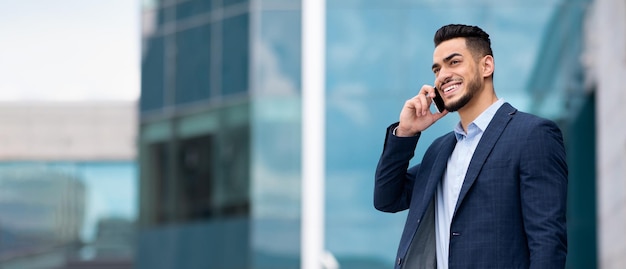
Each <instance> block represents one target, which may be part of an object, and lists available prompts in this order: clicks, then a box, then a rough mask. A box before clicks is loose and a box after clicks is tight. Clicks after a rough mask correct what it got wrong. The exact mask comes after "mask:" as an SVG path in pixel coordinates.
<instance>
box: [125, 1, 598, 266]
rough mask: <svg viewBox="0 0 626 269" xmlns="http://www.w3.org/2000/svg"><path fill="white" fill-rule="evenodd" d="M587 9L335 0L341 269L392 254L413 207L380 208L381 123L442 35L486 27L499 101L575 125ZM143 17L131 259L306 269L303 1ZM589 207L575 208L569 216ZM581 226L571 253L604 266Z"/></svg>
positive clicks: (334, 189)
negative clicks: (447, 29)
mask: <svg viewBox="0 0 626 269" xmlns="http://www.w3.org/2000/svg"><path fill="white" fill-rule="evenodd" d="M586 6H587V2H586V1H563V0H549V1H521V0H520V1H517V0H515V1H506V2H503V1H488V0H472V1H454V0H449V1H429V0H421V1H403V0H394V1H372V0H337V1H327V14H326V15H327V18H326V42H327V43H326V78H327V81H326V143H327V144H326V173H325V174H326V222H325V230H326V231H325V242H326V248H327V250H328V251H329V252H330V253H332V254H333V255H334V256H335V258H336V259H337V261H338V262H339V264H340V266H341V268H359V269H362V268H390V267H391V266H392V264H393V260H394V258H395V252H396V248H397V244H398V241H399V239H400V233H401V230H402V227H403V225H404V220H405V216H406V215H405V213H398V214H386V213H381V212H377V211H376V210H375V209H374V208H373V205H372V194H373V177H374V170H375V168H376V164H377V161H378V157H379V156H380V153H381V151H382V146H383V144H382V143H383V138H384V134H385V128H386V127H387V126H388V125H389V124H391V123H393V122H394V121H396V120H397V117H398V113H399V111H400V109H401V107H402V105H403V103H404V101H405V100H406V99H408V98H410V97H412V96H413V95H415V93H416V92H417V91H418V90H419V88H420V87H421V85H423V84H431V83H432V81H433V80H434V78H433V75H432V72H431V69H430V65H431V64H432V51H433V44H432V37H433V34H434V32H435V31H436V30H437V29H438V28H439V27H440V26H442V25H445V24H449V23H464V24H475V25H480V26H481V27H482V28H483V29H485V30H486V31H487V32H488V33H489V34H490V35H491V39H492V47H493V50H494V55H495V60H496V65H497V71H496V72H495V87H496V92H497V94H498V96H499V97H501V98H504V99H505V100H506V101H508V102H510V103H511V104H513V105H514V106H516V107H517V108H518V109H520V110H523V111H529V112H534V113H537V114H539V115H542V116H544V117H548V118H551V119H553V120H556V121H558V122H559V123H561V124H562V127H563V128H564V129H567V130H570V128H577V127H571V126H574V124H573V123H574V122H576V121H575V119H570V118H565V117H563V115H566V114H568V111H569V110H570V109H572V107H571V106H570V105H568V104H569V103H568V102H566V101H565V100H569V99H570V96H569V95H568V92H567V90H568V89H570V88H568V85H569V84H568V83H570V82H576V80H575V79H573V78H576V76H580V75H581V74H580V73H579V72H578V71H580V68H578V69H577V66H579V63H577V62H576V61H577V60H576V58H577V57H578V56H577V53H579V52H578V51H577V48H578V49H579V47H580V46H581V42H582V41H581V40H580V39H581V38H580V36H581V35H582V21H583V19H584V12H585V10H586ZM143 12H144V14H143V19H144V37H143V51H142V57H143V59H142V93H141V102H140V111H141V123H140V134H139V152H140V153H139V154H140V202H139V204H140V218H139V224H140V226H139V243H138V250H137V253H138V256H137V258H136V265H137V267H138V268H298V267H299V259H300V257H299V256H300V253H299V252H300V213H301V212H300V197H301V194H300V193H301V189H300V186H301V164H300V156H301V131H300V130H301V124H302V123H301V114H300V108H301V100H300V96H301V94H300V93H301V90H300V89H301V85H300V84H301V77H300V72H301V67H300V65H301V42H300V41H301V24H300V20H301V10H300V2H299V1H296V0H293V1H288V0H251V1H246V0H239V1H237V0H213V1H211V0H178V1H176V0H171V1H166V0H162V1H145V2H144V11H143ZM563 36H565V37H567V39H559V38H560V37H563ZM562 40H567V41H562ZM555 42H556V43H555ZM564 48H572V49H571V50H566V49H564ZM561 52H562V53H561ZM553 53H561V54H557V55H558V56H557V58H556V60H555V59H552V58H548V57H549V56H551V55H553ZM559 59H567V60H559ZM548 63H549V64H550V65H549V66H548ZM562 70H565V71H562ZM539 81H543V82H545V83H539ZM538 83H539V84H538ZM539 86H541V87H539ZM542 90H543V91H544V92H543V93H542ZM584 98H586V97H585V96H583V99H584ZM582 103H584V102H582ZM457 121H458V117H456V115H455V114H451V115H450V116H447V117H445V118H444V119H442V120H441V121H439V122H437V123H436V124H435V125H434V126H433V127H432V128H431V129H430V130H429V132H427V133H424V135H423V136H422V139H421V141H422V142H421V145H424V144H429V142H430V141H432V140H434V139H435V138H436V137H438V136H440V135H442V134H444V133H446V132H449V131H451V130H452V128H453V126H454V124H456V122H457ZM567 130H566V133H571V132H567ZM568 141H573V139H572V140H567V141H566V142H568ZM424 150H425V148H424V147H418V149H417V150H416V158H415V159H414V160H413V162H415V163H417V162H419V161H420V158H421V156H422V154H423V153H424ZM576 180H579V181H580V182H583V181H584V180H589V178H587V177H584V178H581V179H577V178H572V179H571V183H572V184H571V185H573V186H580V185H576V182H577V181H576ZM591 180H592V179H591ZM584 182H587V181H584ZM585 184H588V183H585ZM574 197H576V196H574ZM571 203H576V201H571ZM593 214H594V212H593V210H591V209H589V210H587V211H584V212H582V213H581V212H578V215H576V214H574V215H572V216H571V217H570V221H571V222H570V223H574V224H575V223H577V220H580V219H584V218H590V217H591V216H593ZM592 219H593V218H592ZM583 222H584V221H583ZM581 225H582V226H580V227H581V228H580V229H579V230H578V231H577V230H576V229H571V231H573V232H571V233H570V238H571V239H573V240H571V241H570V248H571V249H572V250H576V249H578V250H580V252H579V254H580V255H583V256H582V257H581V256H578V257H580V259H581V260H582V259H588V258H589V259H591V260H592V262H595V245H594V240H595V234H594V232H595V231H594V230H593V229H595V227H589V226H585V225H588V223H587V224H585V223H582V224H581ZM583 250H584V251H583ZM585 252H587V253H588V254H581V253H585ZM578 264H584V263H578ZM592 264H595V263H592ZM568 266H570V268H588V267H585V266H582V265H577V264H574V263H572V262H570V264H569V265H568ZM577 266H582V267H577Z"/></svg>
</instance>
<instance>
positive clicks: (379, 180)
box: [374, 123, 420, 212]
mask: <svg viewBox="0 0 626 269" xmlns="http://www.w3.org/2000/svg"><path fill="white" fill-rule="evenodd" d="M397 126H398V124H397V123H395V124H392V125H391V126H389V128H387V134H386V137H385V143H384V147H383V153H382V155H381V157H380V160H379V162H378V166H377V167H376V176H375V185H374V207H375V208H376V209H378V210H380V211H384V212H398V211H402V210H405V209H408V208H409V205H410V204H411V194H412V192H413V183H414V179H415V174H416V173H417V170H418V169H419V165H416V166H414V167H412V168H411V169H408V167H409V162H410V160H411V158H413V155H414V153H415V147H416V145H417V141H418V140H419V136H420V135H419V134H418V135H417V136H414V137H397V136H395V135H393V134H392V132H393V129H395V128H396V127H397Z"/></svg>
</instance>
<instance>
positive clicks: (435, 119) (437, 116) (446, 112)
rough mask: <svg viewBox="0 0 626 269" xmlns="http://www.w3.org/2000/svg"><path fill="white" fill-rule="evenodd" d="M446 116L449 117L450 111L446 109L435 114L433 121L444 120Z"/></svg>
mask: <svg viewBox="0 0 626 269" xmlns="http://www.w3.org/2000/svg"><path fill="white" fill-rule="evenodd" d="M445 115H448V110H445V109H444V110H443V111H442V112H441V113H435V114H433V120H434V121H438V120H439V119H441V118H443V117H444V116H445Z"/></svg>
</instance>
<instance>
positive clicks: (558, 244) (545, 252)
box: [520, 121, 567, 268]
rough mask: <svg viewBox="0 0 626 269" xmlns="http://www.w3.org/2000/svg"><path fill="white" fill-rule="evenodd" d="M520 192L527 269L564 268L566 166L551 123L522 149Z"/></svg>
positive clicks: (558, 135) (532, 132)
mask: <svg viewBox="0 0 626 269" xmlns="http://www.w3.org/2000/svg"><path fill="white" fill-rule="evenodd" d="M521 152H522V154H521V163H520V192H521V199H522V214H523V219H524V229H525V231H526V235H527V238H528V248H529V250H530V268H565V258H566V255H567V232H566V220H565V215H566V203H567V163H566V157H565V147H564V145H563V138H562V135H561V131H560V130H559V128H558V127H557V126H556V124H554V123H553V122H551V121H543V122H542V123H541V124H539V125H537V126H535V127H534V128H532V130H530V133H529V136H528V139H527V140H526V143H524V144H523V145H522V151H521Z"/></svg>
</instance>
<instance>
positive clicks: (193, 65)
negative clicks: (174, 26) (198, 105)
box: [176, 24, 211, 104]
mask: <svg viewBox="0 0 626 269" xmlns="http://www.w3.org/2000/svg"><path fill="white" fill-rule="evenodd" d="M210 29H211V26H210V25H209V24H205V25H202V26H200V27H195V28H191V29H188V30H185V31H181V32H178V34H177V36H176V51H177V58H176V103H177V104H181V103H188V102H194V101H199V100H203V99H208V98H209V93H210V84H209V81H210V77H209V75H210V73H209V69H210V66H211V62H210V52H211V44H210Z"/></svg>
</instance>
